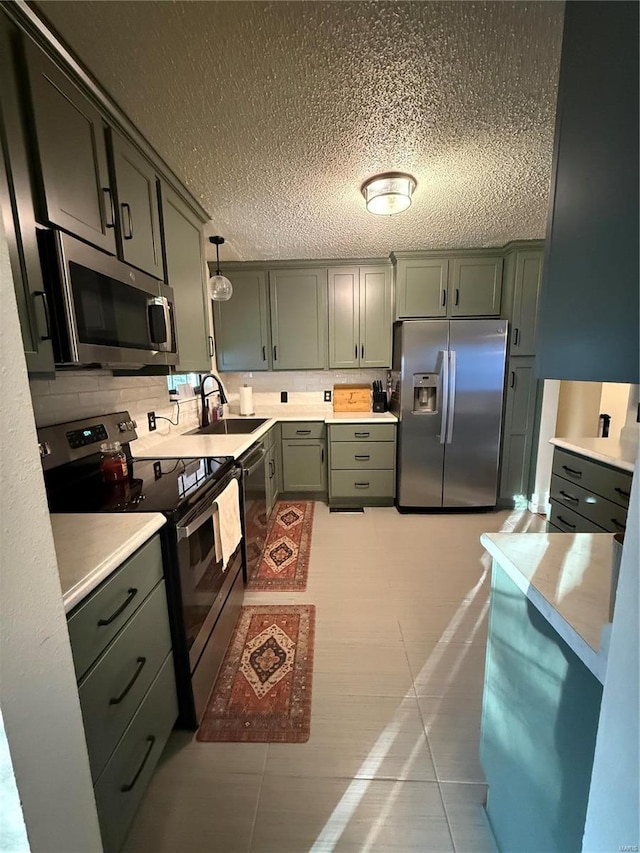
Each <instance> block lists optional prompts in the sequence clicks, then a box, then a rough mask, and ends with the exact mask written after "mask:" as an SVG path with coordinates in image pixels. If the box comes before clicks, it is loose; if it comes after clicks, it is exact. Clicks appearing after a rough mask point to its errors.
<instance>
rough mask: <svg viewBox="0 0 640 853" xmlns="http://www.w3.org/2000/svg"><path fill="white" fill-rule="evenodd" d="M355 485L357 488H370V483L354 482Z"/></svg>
mask: <svg viewBox="0 0 640 853" xmlns="http://www.w3.org/2000/svg"><path fill="white" fill-rule="evenodd" d="M353 485H354V486H355V487H356V489H368V488H369V483H354V484H353Z"/></svg>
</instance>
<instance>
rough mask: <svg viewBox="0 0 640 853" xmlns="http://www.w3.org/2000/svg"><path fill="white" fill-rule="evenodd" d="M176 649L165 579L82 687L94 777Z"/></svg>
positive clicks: (130, 621) (91, 671)
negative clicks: (174, 648) (164, 663)
mask: <svg viewBox="0 0 640 853" xmlns="http://www.w3.org/2000/svg"><path fill="white" fill-rule="evenodd" d="M170 651H171V634H170V632H169V617H168V615H167V597H166V591H165V585H164V581H161V582H160V583H159V584H158V585H157V586H156V588H155V589H154V590H153V592H152V593H151V594H150V595H149V596H147V598H146V599H145V601H144V602H143V603H142V604H141V606H140V607H139V608H138V610H137V611H136V613H135V615H134V616H133V617H132V618H131V619H130V620H129V622H128V623H127V624H126V625H125V627H124V628H123V629H122V631H121V632H120V634H118V636H117V637H116V639H115V640H114V641H113V643H111V645H110V646H109V648H108V649H107V650H106V652H105V653H104V654H103V655H102V656H101V657H100V658H99V660H98V662H97V663H96V665H95V666H94V667H92V668H91V670H89V673H88V674H87V676H86V678H85V679H84V680H83V681H82V682H81V683H80V685H79V693H80V705H81V706H82V717H83V719H84V731H85V735H86V738H87V749H88V750H89V763H90V765H91V775H92V776H93V779H94V781H95V780H96V779H97V778H98V776H99V775H100V773H101V772H102V770H103V769H104V766H105V764H106V763H107V760H108V758H109V756H110V755H111V753H112V752H113V750H114V749H115V747H116V745H117V743H118V741H119V740H120V738H121V737H122V734H123V732H124V730H125V729H126V727H127V725H128V724H129V722H130V720H131V718H132V716H133V714H134V713H135V710H136V708H137V707H138V705H139V704H140V702H141V701H142V697H143V696H144V695H145V693H146V692H147V690H148V689H149V687H150V685H151V683H152V682H153V680H154V678H155V677H156V675H157V674H158V671H159V669H160V667H161V666H162V662H163V661H164V659H165V658H166V656H167V655H168V653H169V652H170Z"/></svg>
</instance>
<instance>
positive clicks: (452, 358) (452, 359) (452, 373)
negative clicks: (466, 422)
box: [447, 349, 456, 444]
mask: <svg viewBox="0 0 640 853" xmlns="http://www.w3.org/2000/svg"><path fill="white" fill-rule="evenodd" d="M455 407H456V351H455V350H453V349H452V350H450V351H449V398H448V400H447V408H448V409H449V412H448V414H447V444H451V442H452V441H453V413H454V411H455Z"/></svg>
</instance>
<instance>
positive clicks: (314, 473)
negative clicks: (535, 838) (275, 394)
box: [282, 421, 327, 497]
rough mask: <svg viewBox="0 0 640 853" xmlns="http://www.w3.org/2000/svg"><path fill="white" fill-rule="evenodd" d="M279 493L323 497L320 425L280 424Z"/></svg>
mask: <svg viewBox="0 0 640 853" xmlns="http://www.w3.org/2000/svg"><path fill="white" fill-rule="evenodd" d="M282 491H283V492H284V493H285V494H289V493H292V494H296V493H313V494H315V495H317V496H318V497H322V496H326V491H327V464H326V438H325V426H324V423H322V422H321V421H309V422H304V421H301V422H293V421H291V422H284V423H283V424H282Z"/></svg>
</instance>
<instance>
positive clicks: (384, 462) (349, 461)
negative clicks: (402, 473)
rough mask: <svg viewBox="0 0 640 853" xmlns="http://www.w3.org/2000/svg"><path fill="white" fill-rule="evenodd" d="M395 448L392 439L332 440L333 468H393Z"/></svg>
mask: <svg viewBox="0 0 640 853" xmlns="http://www.w3.org/2000/svg"><path fill="white" fill-rule="evenodd" d="M395 450H396V448H395V444H394V443H393V442H392V441H341V442H334V441H332V442H331V468H332V469H336V468H347V469H349V468H351V469H360V468H367V469H370V468H393V467H394V465H395V461H396V453H395Z"/></svg>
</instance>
